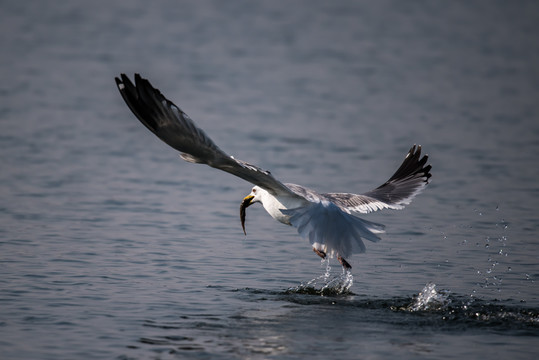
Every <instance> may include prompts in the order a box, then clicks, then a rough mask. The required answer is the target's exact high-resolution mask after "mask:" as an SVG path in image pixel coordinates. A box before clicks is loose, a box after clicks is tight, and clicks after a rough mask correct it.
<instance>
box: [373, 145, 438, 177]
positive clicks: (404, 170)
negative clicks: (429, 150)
mask: <svg viewBox="0 0 539 360" xmlns="http://www.w3.org/2000/svg"><path fill="white" fill-rule="evenodd" d="M428 159H429V156H428V155H424V156H423V157H422V158H421V145H415V144H414V146H412V147H411V148H410V150H409V151H408V154H407V155H406V157H405V158H404V161H403V162H402V164H401V166H400V167H399V168H398V169H397V171H395V173H394V174H393V176H391V177H390V178H389V180H388V181H387V182H386V183H385V184H384V185H386V184H388V183H391V182H394V181H398V180H401V179H405V178H408V177H415V176H417V175H420V174H421V175H420V177H422V178H424V181H425V182H426V183H428V182H429V179H430V178H431V176H432V174H431V173H430V170H431V169H432V166H431V165H427V166H425V164H426V163H427V161H428ZM384 185H382V186H384ZM382 186H380V187H382Z"/></svg>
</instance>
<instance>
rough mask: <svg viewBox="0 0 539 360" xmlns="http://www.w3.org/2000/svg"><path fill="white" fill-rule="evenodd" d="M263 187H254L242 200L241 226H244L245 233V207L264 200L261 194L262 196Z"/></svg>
mask: <svg viewBox="0 0 539 360" xmlns="http://www.w3.org/2000/svg"><path fill="white" fill-rule="evenodd" d="M262 191H263V190H262V189H261V188H259V187H258V186H255V187H253V190H251V193H250V194H249V195H247V196H246V197H244V198H243V201H242V202H241V206H240V219H241V227H242V228H243V233H244V234H245V235H247V233H246V232H245V215H246V214H245V209H247V208H248V207H249V206H251V205H253V204H254V203H256V202H262V200H261V196H262Z"/></svg>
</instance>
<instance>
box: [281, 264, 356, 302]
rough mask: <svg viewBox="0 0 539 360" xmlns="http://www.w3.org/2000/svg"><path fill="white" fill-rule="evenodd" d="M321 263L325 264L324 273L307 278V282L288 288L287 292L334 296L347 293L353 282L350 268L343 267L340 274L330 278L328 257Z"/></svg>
mask: <svg viewBox="0 0 539 360" xmlns="http://www.w3.org/2000/svg"><path fill="white" fill-rule="evenodd" d="M322 263H325V264H326V272H325V273H324V274H322V275H320V276H317V277H315V278H314V279H311V280H309V281H308V282H307V283H301V284H300V285H298V286H296V287H293V288H289V289H288V290H287V292H288V293H298V294H310V295H321V296H334V295H342V294H346V293H349V289H350V288H351V287H352V285H353V284H354V276H353V275H352V273H351V272H350V270H345V269H344V268H343V270H342V273H341V274H340V275H337V276H335V277H333V278H332V277H331V266H330V265H329V259H326V260H322Z"/></svg>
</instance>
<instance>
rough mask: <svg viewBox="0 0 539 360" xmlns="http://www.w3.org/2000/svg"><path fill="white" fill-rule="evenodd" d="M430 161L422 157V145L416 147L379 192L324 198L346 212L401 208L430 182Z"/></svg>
mask: <svg viewBox="0 0 539 360" xmlns="http://www.w3.org/2000/svg"><path fill="white" fill-rule="evenodd" d="M427 160H428V156H427V155H425V156H423V157H421V145H418V146H416V145H414V146H412V148H411V149H410V151H409V152H408V154H407V155H406V158H405V159H404V161H403V163H402V164H401V166H400V167H399V168H398V169H397V171H396V172H395V173H394V174H393V176H391V178H389V180H388V181H386V182H385V183H384V184H382V185H380V186H379V187H377V188H376V189H374V190H371V191H369V192H366V193H364V194H361V195H357V194H348V193H328V194H322V196H323V197H325V198H326V199H328V200H330V201H331V202H333V203H334V204H335V205H337V206H338V207H339V208H341V210H343V211H345V212H347V213H351V212H359V213H369V212H372V211H377V210H382V209H402V208H403V207H404V205H408V204H409V203H410V202H411V201H412V199H413V198H414V197H415V196H416V195H417V194H419V193H420V192H421V191H422V190H423V189H424V188H425V187H426V186H427V184H428V183H429V178H430V177H431V174H430V170H431V168H432V167H431V165H427V166H425V164H426V163H427Z"/></svg>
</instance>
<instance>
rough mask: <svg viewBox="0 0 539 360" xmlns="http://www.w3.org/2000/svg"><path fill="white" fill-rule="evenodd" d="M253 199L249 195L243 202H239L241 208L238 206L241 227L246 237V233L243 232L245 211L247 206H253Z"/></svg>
mask: <svg viewBox="0 0 539 360" xmlns="http://www.w3.org/2000/svg"><path fill="white" fill-rule="evenodd" d="M253 198H254V196H253V195H249V196H246V197H244V198H243V201H242V202H241V206H240V220H241V227H242V228H243V233H244V234H245V235H247V233H246V232H245V209H247V208H248V207H249V206H251V205H252V204H253V202H252V200H253Z"/></svg>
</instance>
